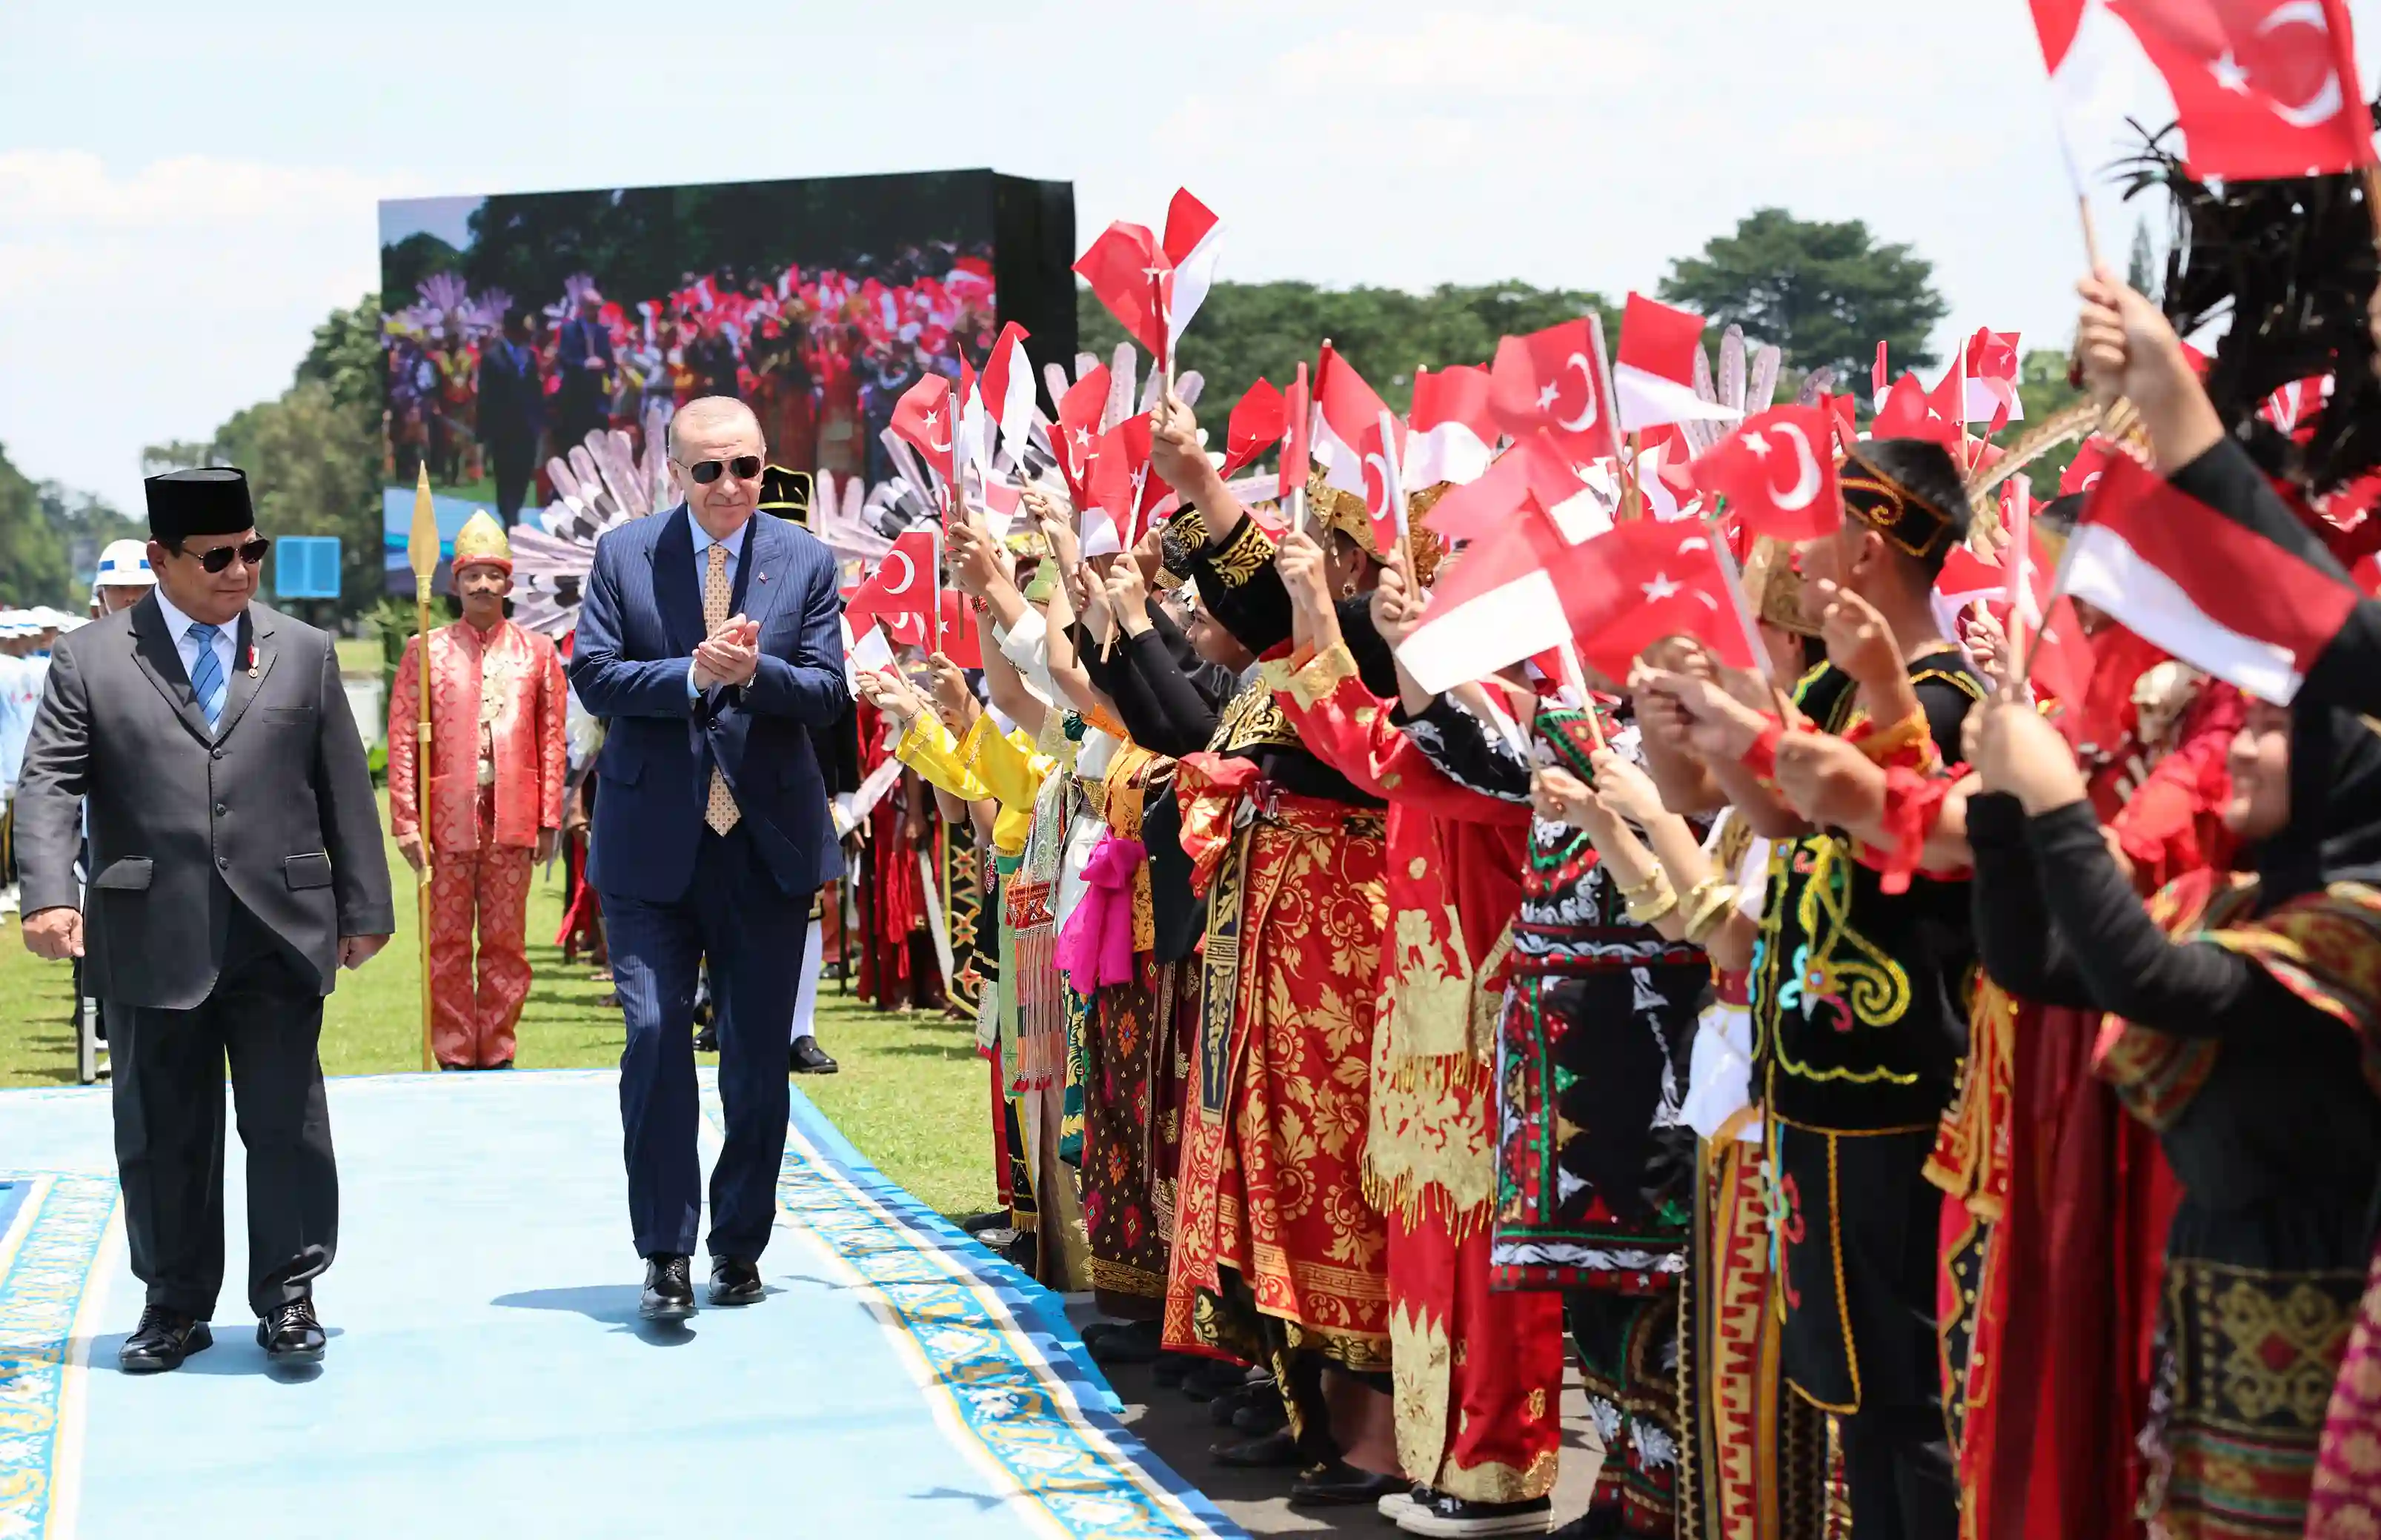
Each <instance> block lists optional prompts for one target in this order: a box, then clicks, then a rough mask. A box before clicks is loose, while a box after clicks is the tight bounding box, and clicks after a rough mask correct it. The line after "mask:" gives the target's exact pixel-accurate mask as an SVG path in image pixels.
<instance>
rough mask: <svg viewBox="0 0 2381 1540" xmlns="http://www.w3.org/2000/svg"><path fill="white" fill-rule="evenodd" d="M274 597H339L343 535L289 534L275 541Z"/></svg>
mask: <svg viewBox="0 0 2381 1540" xmlns="http://www.w3.org/2000/svg"><path fill="white" fill-rule="evenodd" d="M273 596H274V597H275V598H276V599H336V598H337V597H338V596H339V537H338V536H337V535H335V534H286V535H283V536H282V537H281V538H280V539H278V540H276V541H275V542H274V543H273Z"/></svg>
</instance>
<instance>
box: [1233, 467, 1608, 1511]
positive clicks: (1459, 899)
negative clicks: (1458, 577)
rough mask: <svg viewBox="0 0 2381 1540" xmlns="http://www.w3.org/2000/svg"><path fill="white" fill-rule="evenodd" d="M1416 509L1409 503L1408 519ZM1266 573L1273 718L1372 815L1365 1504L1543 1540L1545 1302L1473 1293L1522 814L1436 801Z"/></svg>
mask: <svg viewBox="0 0 2381 1540" xmlns="http://www.w3.org/2000/svg"><path fill="white" fill-rule="evenodd" d="M1312 495H1315V496H1318V497H1320V498H1321V499H1323V500H1324V501H1325V503H1326V504H1329V505H1331V507H1333V509H1334V511H1335V512H1341V519H1342V522H1341V524H1340V526H1339V527H1347V526H1349V525H1353V526H1355V527H1358V528H1361V527H1363V526H1362V524H1361V523H1360V522H1359V520H1360V519H1361V509H1349V508H1348V507H1347V505H1346V504H1344V503H1341V502H1340V499H1341V498H1342V497H1344V494H1340V493H1337V492H1335V491H1330V490H1328V489H1314V492H1313V494H1312ZM1432 500H1435V498H1434V496H1433V494H1432V493H1430V492H1428V491H1425V492H1424V493H1423V494H1422V495H1420V496H1417V497H1416V498H1415V499H1414V501H1413V506H1412V507H1411V508H1410V519H1412V520H1419V519H1421V517H1422V514H1423V513H1425V512H1427V511H1428V506H1429V503H1430V501H1432ZM1349 501H1351V502H1352V499H1350V500H1349ZM1342 510H1344V511H1342ZM1417 544H1418V545H1419V547H1420V548H1419V551H1418V553H1417V555H1416V557H1415V559H1414V560H1412V561H1410V562H1408V561H1393V562H1392V563H1390V564H1389V566H1388V568H1387V569H1386V570H1385V571H1384V572H1383V573H1382V575H1381V579H1380V583H1379V586H1378V587H1376V588H1375V589H1374V593H1373V597H1372V600H1371V602H1370V611H1371V619H1372V622H1373V628H1374V631H1375V632H1376V633H1377V634H1378V635H1379V637H1380V638H1381V639H1382V640H1383V641H1384V642H1390V643H1392V644H1394V643H1395V642H1398V641H1401V640H1402V639H1403V638H1404V636H1405V635H1406V634H1407V633H1408V632H1409V631H1410V629H1411V628H1412V626H1413V624H1414V623H1415V622H1416V621H1418V620H1419V618H1420V617H1421V613H1422V590H1423V588H1424V586H1425V585H1426V583H1427V581H1428V580H1429V579H1430V577H1431V576H1432V575H1433V573H1432V569H1433V568H1435V565H1436V562H1437V556H1438V553H1437V548H1436V545H1435V540H1433V539H1432V538H1431V537H1428V536H1424V537H1423V538H1422V541H1421V542H1419V543H1417ZM1280 566H1281V568H1282V571H1283V577H1284V582H1285V586H1286V587H1287V588H1288V592H1289V595H1290V599H1291V602H1292V605H1293V606H1294V612H1293V621H1294V626H1293V629H1294V631H1295V633H1296V637H1297V641H1298V643H1299V645H1298V650H1297V653H1296V654H1294V656H1295V657H1296V658H1300V659H1303V660H1304V661H1303V662H1301V663H1300V664H1299V665H1298V666H1296V667H1295V668H1294V669H1292V670H1288V671H1287V672H1286V674H1285V672H1284V671H1283V670H1281V669H1279V668H1278V667H1276V666H1268V668H1267V670H1266V674H1267V677H1268V678H1270V679H1271V680H1272V682H1273V683H1274V687H1275V688H1274V695H1275V701H1276V704H1277V705H1278V706H1279V707H1280V709H1281V710H1282V711H1283V712H1284V714H1285V715H1288V718H1289V720H1290V722H1291V723H1292V725H1293V726H1294V727H1296V728H1297V730H1298V734H1299V737H1300V740H1301V741H1302V742H1303V743H1305V744H1306V745H1307V746H1308V747H1309V748H1310V749H1312V750H1313V752H1314V753H1315V755H1316V757H1317V758H1319V759H1320V760H1322V761H1323V762H1324V763H1325V764H1328V765H1330V766H1331V767H1333V768H1334V769H1336V770H1337V771H1338V772H1339V773H1340V774H1342V775H1344V776H1347V777H1348V779H1349V783H1350V784H1351V785H1353V786H1354V787H1356V788H1358V789H1360V790H1361V791H1364V792H1366V793H1368V794H1370V795H1373V796H1376V797H1379V798H1381V799H1382V800H1383V801H1386V803H1387V804H1388V815H1387V825H1386V837H1385V842H1386V854H1387V860H1386V884H1385V886H1386V894H1387V898H1388V901H1389V907H1390V911H1391V915H1392V923H1391V932H1390V935H1389V937H1388V939H1387V941H1386V944H1385V945H1384V946H1383V947H1382V951H1381V972H1380V978H1379V983H1378V985H1377V988H1378V992H1379V998H1380V1004H1379V1011H1380V1021H1381V1026H1380V1029H1379V1033H1378V1035H1377V1036H1376V1038H1375V1045H1374V1065H1373V1078H1372V1091H1371V1096H1370V1098H1369V1109H1368V1119H1367V1130H1366V1133H1365V1141H1364V1182H1365V1191H1366V1194H1367V1196H1368V1198H1369V1199H1370V1200H1371V1201H1372V1202H1373V1204H1374V1206H1375V1207H1377V1208H1379V1209H1380V1210H1381V1211H1382V1212H1383V1214H1384V1215H1385V1216H1386V1218H1387V1221H1388V1283H1389V1308H1390V1314H1389V1332H1390V1343H1391V1355H1390V1373H1391V1379H1392V1382H1393V1384H1394V1386H1395V1387H1396V1407H1395V1412H1396V1432H1397V1441H1398V1462H1399V1465H1400V1467H1401V1469H1402V1471H1403V1473H1404V1474H1405V1476H1406V1478H1407V1480H1408V1481H1409V1482H1410V1483H1411V1484H1412V1490H1410V1492H1406V1493H1400V1494H1394V1495H1392V1496H1390V1497H1385V1498H1383V1499H1382V1502H1381V1511H1382V1513H1383V1514H1384V1515H1385V1516H1386V1517H1389V1518H1392V1519H1394V1520H1395V1521H1396V1522H1397V1523H1398V1527H1399V1528H1400V1529H1401V1530H1403V1531H1405V1532H1406V1533H1408V1534H1424V1535H1440V1536H1458V1535H1491V1534H1543V1533H1545V1531H1546V1530H1547V1529H1548V1528H1549V1527H1550V1525H1551V1523H1552V1517H1553V1504H1552V1498H1551V1493H1552V1490H1553V1486H1554V1481H1555V1476H1556V1472H1557V1461H1558V1459H1559V1446H1560V1443H1561V1425H1560V1417H1559V1405H1560V1395H1561V1381H1562V1364H1563V1347H1562V1342H1563V1335H1562V1308H1561V1302H1560V1299H1559V1297H1558V1296H1556V1295H1553V1294H1544V1293H1532V1294H1522V1295H1500V1294H1498V1293H1496V1291H1495V1290H1494V1289H1492V1287H1491V1282H1492V1273H1493V1268H1492V1265H1491V1250H1492V1243H1493V1234H1494V1229H1493V1221H1494V1216H1495V1212H1496V1143H1497V1140H1496V1021H1497V1014H1498V1010H1499V1008H1500V1006H1501V1004H1502V1001H1503V998H1504V995H1505V991H1506V987H1507V982H1508V969H1509V967H1510V965H1511V962H1512V959H1513V947H1512V932H1513V924H1514V921H1515V918H1516V916H1517V914H1518V913H1519V912H1520V908H1521V903H1522V884H1521V873H1522V869H1523V867H1524V866H1525V864H1526V854H1527V847H1528V830H1529V825H1530V813H1529V810H1528V809H1527V808H1525V807H1521V806H1517V805H1514V804H1513V803H1511V802H1508V801H1504V800H1502V799H1499V798H1496V797H1493V796H1485V795H1483V794H1481V793H1480V792H1477V791H1474V790H1471V789H1470V788H1465V787H1463V786H1461V785H1459V784H1458V783H1457V782H1456V781H1455V780H1454V779H1453V778H1452V777H1450V776H1447V774H1446V773H1445V772H1443V771H1442V770H1440V769H1439V768H1438V767H1437V766H1436V765H1435V764H1432V762H1431V760H1430V759H1429V757H1428V756H1427V755H1425V754H1424V753H1423V752H1422V750H1421V749H1420V748H1418V747H1417V746H1416V745H1415V743H1414V742H1413V740H1412V739H1410V738H1409V737H1407V736H1406V735H1405V734H1404V733H1403V732H1401V731H1399V730H1398V726H1397V708H1398V702H1397V701H1395V700H1392V699H1387V698H1385V697H1382V696H1379V695H1376V694H1374V692H1373V691H1371V690H1370V689H1368V688H1367V687H1366V686H1365V684H1364V682H1363V680H1362V678H1361V670H1360V669H1359V668H1358V667H1357V666H1356V662H1355V657H1354V654H1352V653H1351V652H1350V651H1349V647H1348V644H1347V642H1346V640H1345V639H1344V637H1343V635H1342V633H1341V631H1340V628H1339V613H1338V609H1337V605H1335V604H1334V603H1333V601H1332V597H1331V594H1330V592H1329V589H1328V587H1327V586H1326V583H1325V579H1324V572H1325V555H1324V552H1323V548H1322V546H1321V545H1320V544H1319V543H1318V542H1316V541H1315V540H1314V539H1313V538H1312V537H1311V536H1309V535H1308V534H1307V533H1305V532H1302V531H1292V532H1290V533H1289V534H1288V536H1287V537H1286V538H1285V540H1284V542H1283V546H1282V556H1281V558H1280ZM1409 573H1410V575H1411V581H1409ZM1408 687H1409V686H1408V684H1407V681H1405V680H1404V679H1403V678H1402V677H1400V688H1401V692H1402V690H1403V689H1404V688H1408Z"/></svg>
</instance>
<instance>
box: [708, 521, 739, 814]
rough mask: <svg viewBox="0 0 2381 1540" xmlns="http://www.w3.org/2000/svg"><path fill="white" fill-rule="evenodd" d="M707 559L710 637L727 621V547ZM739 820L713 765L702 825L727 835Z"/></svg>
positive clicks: (715, 548)
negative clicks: (709, 800) (708, 802)
mask: <svg viewBox="0 0 2381 1540" xmlns="http://www.w3.org/2000/svg"><path fill="white" fill-rule="evenodd" d="M704 556H705V566H704V568H703V572H702V629H703V634H704V635H706V636H708V635H709V634H711V633H712V632H714V631H716V630H717V629H719V626H720V622H722V621H724V620H726V619H727V605H728V601H729V598H730V595H729V593H728V591H727V546H725V545H719V544H714V545H713V546H712V547H711V549H710V550H709V551H707V552H706V553H704ZM740 816H741V814H739V813H738V812H737V811H736V794H735V793H734V792H732V791H730V790H728V789H727V776H723V775H721V774H720V773H719V766H718V765H717V764H713V765H712V767H711V805H710V806H709V807H707V808H705V809H704V810H703V814H702V821H703V822H704V823H706V824H708V825H711V827H712V831H713V832H714V833H715V834H726V833H727V831H728V830H730V829H732V828H734V827H735V826H736V820H737V819H738V818H739V817H740Z"/></svg>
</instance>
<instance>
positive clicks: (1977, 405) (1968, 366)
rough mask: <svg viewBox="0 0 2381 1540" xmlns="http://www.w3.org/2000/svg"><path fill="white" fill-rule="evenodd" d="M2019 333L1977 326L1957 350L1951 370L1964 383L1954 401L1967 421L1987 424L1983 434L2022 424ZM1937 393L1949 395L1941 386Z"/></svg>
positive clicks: (2022, 404) (2022, 403) (2023, 414)
mask: <svg viewBox="0 0 2381 1540" xmlns="http://www.w3.org/2000/svg"><path fill="white" fill-rule="evenodd" d="M2017 341H2018V334H2017V333H2015V332H1996V331H1994V330H1993V329H1992V328H1991V327H1989V326H1979V327H1977V328H1976V335H1975V336H1972V337H1970V338H1969V339H1968V340H1967V343H1966V345H1965V346H1964V347H1962V348H1960V349H1958V350H1957V351H1956V352H1955V353H1954V354H1953V355H1952V360H1951V367H1952V368H1953V369H1955V370H1959V371H1960V372H1961V373H1960V378H1961V380H1962V381H1963V382H1964V385H1963V388H1962V390H1961V391H1960V393H1958V395H1957V397H1956V398H1957V399H1959V400H1960V401H1961V402H1962V405H1963V415H1964V417H1965V420H1966V421H1967V422H1988V423H1990V424H1992V426H1991V427H1990V428H1988V429H1986V430H1985V431H1986V432H1988V433H1998V432H2000V431H2001V430H2002V429H2003V428H2006V427H2008V426H2009V424H2010V423H2012V422H2024V421H2025V403H2024V402H2023V401H2022V400H2021V399H2019V397H2018V393H2017V381H2018V351H2017ZM1936 394H1937V395H1938V396H1943V397H1947V398H1948V397H1950V396H1951V393H1949V392H1946V391H1944V390H1943V388H1942V387H1941V386H1937V387H1936Z"/></svg>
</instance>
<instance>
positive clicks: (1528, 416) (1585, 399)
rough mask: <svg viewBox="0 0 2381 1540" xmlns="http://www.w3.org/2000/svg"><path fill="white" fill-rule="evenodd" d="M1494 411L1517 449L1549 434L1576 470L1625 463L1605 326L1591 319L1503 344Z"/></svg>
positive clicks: (1492, 367) (1494, 372) (1494, 366)
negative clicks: (1538, 433)
mask: <svg viewBox="0 0 2381 1540" xmlns="http://www.w3.org/2000/svg"><path fill="white" fill-rule="evenodd" d="M1488 381H1489V392H1488V407H1489V409H1490V410H1491V411H1492V412H1494V413H1495V414H1496V425H1497V426H1498V427H1500V428H1503V429H1504V430H1505V432H1506V434H1508V435H1509V436H1510V437H1511V438H1512V439H1513V440H1514V441H1515V442H1517V443H1518V442H1520V440H1522V439H1525V438H1527V437H1529V435H1530V434H1531V431H1532V430H1533V429H1537V428H1544V429H1545V431H1546V434H1547V436H1548V437H1550V438H1552V439H1553V440H1554V442H1555V444H1556V445H1557V446H1559V447H1560V448H1561V449H1562V451H1563V452H1564V453H1565V454H1567V455H1569V457H1570V458H1571V460H1572V462H1573V463H1574V464H1581V465H1584V464H1588V463H1591V462H1593V461H1595V460H1599V459H1618V458H1619V456H1620V424H1619V422H1618V419H1617V418H1616V417H1615V415H1614V413H1613V410H1612V366H1611V362H1610V361H1609V360H1608V359H1607V358H1606V355H1605V351H1604V319H1603V317H1601V316H1595V315H1583V316H1581V317H1580V318H1579V319H1578V320H1576V321H1566V322H1564V323H1563V324H1561V325H1559V326H1549V327H1547V328H1546V329H1545V331H1543V332H1532V333H1531V334H1530V335H1529V336H1508V337H1506V338H1504V339H1503V340H1502V341H1500V342H1498V343H1497V344H1496V358H1495V359H1494V360H1492V361H1490V363H1489V366H1488Z"/></svg>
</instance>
